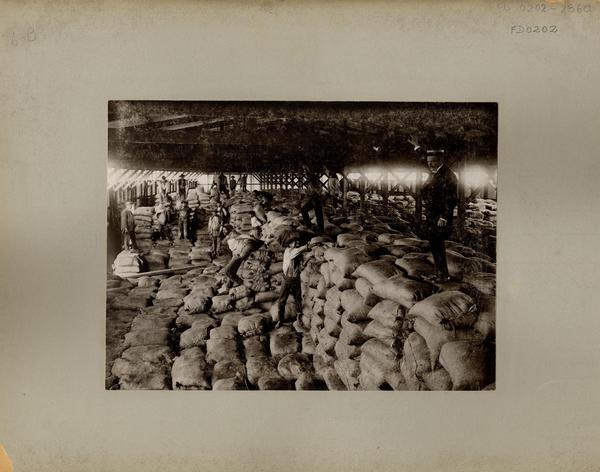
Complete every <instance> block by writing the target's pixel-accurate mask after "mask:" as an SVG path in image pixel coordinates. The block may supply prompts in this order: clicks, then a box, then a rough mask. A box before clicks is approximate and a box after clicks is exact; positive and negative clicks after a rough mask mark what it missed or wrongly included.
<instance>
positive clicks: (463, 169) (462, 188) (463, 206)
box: [456, 156, 467, 239]
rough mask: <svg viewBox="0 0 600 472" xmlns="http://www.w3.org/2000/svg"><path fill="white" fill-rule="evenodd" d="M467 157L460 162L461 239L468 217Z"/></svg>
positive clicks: (459, 213) (458, 223)
mask: <svg viewBox="0 0 600 472" xmlns="http://www.w3.org/2000/svg"><path fill="white" fill-rule="evenodd" d="M466 170H467V158H466V156H463V157H462V158H461V160H460V161H459V164H458V221H457V225H456V230H457V231H456V232H457V234H458V237H459V239H463V237H464V235H465V218H466V213H467V212H466V206H467V205H466V195H465V194H466V190H467V183H466V181H465V179H466Z"/></svg>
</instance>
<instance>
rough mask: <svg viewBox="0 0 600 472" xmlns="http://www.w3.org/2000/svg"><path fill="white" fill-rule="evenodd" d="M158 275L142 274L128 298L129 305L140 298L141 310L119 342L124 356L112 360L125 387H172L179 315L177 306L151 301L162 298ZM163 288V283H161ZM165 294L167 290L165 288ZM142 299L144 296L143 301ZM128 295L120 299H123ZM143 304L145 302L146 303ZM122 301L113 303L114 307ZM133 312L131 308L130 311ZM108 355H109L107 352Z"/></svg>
mask: <svg viewBox="0 0 600 472" xmlns="http://www.w3.org/2000/svg"><path fill="white" fill-rule="evenodd" d="M157 285H158V279H155V278H150V277H141V278H140V279H139V280H138V286H137V287H135V288H132V289H131V290H130V291H129V293H128V295H127V299H129V300H130V302H129V305H126V307H128V308H129V309H131V308H133V307H134V306H135V305H136V303H135V302H134V301H135V300H138V302H137V310H136V311H135V312H133V313H138V314H137V315H136V316H135V317H134V318H133V319H132V320H131V322H130V325H129V332H127V333H126V334H125V335H124V338H123V341H122V343H120V344H119V345H118V347H119V349H120V351H121V352H120V357H119V358H117V359H116V360H115V361H114V363H113V364H112V369H111V372H112V374H113V375H114V376H115V378H116V379H118V384H119V387H120V388H121V389H124V390H130V389H133V390H136V389H144V390H165V389H170V388H171V376H170V372H171V364H172V362H173V358H174V352H173V349H172V348H171V326H172V324H173V322H174V320H175V318H176V317H177V313H176V310H175V308H174V307H169V306H165V305H162V304H156V303H155V305H154V306H150V304H151V302H152V301H153V300H154V299H155V297H156V299H158V294H159V293H161V292H160V290H159V291H158V292H157ZM161 290H162V285H161ZM163 295H164V292H163ZM141 300H144V301H143V302H142V301H141ZM124 301H125V299H123V300H121V301H119V303H123V302H124ZM142 305H143V306H142ZM115 306H116V307H119V306H120V305H119V304H115V303H113V307H115ZM130 313H131V312H130ZM107 357H108V356H107Z"/></svg>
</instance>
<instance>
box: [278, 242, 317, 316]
mask: <svg viewBox="0 0 600 472" xmlns="http://www.w3.org/2000/svg"><path fill="white" fill-rule="evenodd" d="M285 239H286V241H281V242H282V243H284V245H285V246H287V247H286V249H285V251H284V252H283V283H282V285H281V292H280V293H279V298H278V299H277V320H274V321H275V322H276V324H275V328H278V327H279V326H280V325H281V323H283V322H284V321H285V320H284V318H285V305H286V303H287V300H288V297H289V296H290V295H292V297H293V298H294V303H295V304H296V313H297V315H296V316H297V319H298V320H300V315H301V314H302V286H301V284H300V272H301V270H302V254H303V253H304V252H305V251H307V250H309V249H310V248H311V246H310V244H306V245H304V246H300V239H299V237H298V236H297V235H290V236H288V237H286V238H285Z"/></svg>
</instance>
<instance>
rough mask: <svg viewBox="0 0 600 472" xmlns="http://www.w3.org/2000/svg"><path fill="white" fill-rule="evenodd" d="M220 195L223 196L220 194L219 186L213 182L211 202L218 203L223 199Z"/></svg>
mask: <svg viewBox="0 0 600 472" xmlns="http://www.w3.org/2000/svg"><path fill="white" fill-rule="evenodd" d="M220 197H221V196H220V194H219V187H218V186H217V183H216V182H213V183H212V185H211V186H210V202H211V203H218V202H219V201H220V200H221V198H220Z"/></svg>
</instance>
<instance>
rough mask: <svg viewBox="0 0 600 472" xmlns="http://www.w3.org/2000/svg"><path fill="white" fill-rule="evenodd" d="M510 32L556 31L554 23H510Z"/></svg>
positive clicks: (556, 27)
mask: <svg viewBox="0 0 600 472" xmlns="http://www.w3.org/2000/svg"><path fill="white" fill-rule="evenodd" d="M510 32H511V34H523V33H525V34H533V33H558V26H556V25H511V27H510Z"/></svg>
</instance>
